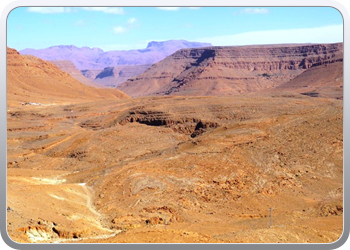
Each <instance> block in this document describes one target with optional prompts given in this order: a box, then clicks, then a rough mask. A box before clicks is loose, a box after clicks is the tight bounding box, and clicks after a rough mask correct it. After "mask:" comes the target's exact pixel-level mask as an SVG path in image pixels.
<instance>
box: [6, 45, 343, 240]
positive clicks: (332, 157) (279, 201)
mask: <svg viewBox="0 0 350 250" xmlns="http://www.w3.org/2000/svg"><path fill="white" fill-rule="evenodd" d="M298 48H299V49H298V51H301V52H300V53H299V52H298V53H294V54H297V55H298V56H297V57H296V58H294V59H293V60H292V59H291V54H293V53H291V52H290V51H294V52H295V51H297V50H295V48H291V46H286V47H277V48H275V49H273V50H271V49H269V53H270V57H268V58H265V57H264V56H262V55H264V54H266V48H264V47H262V48H240V49H239V50H238V52H237V51H235V53H241V52H242V51H243V52H244V51H245V50H249V49H253V50H255V52H259V53H260V54H256V53H255V52H254V53H250V54H249V53H248V54H247V53H242V55H241V57H242V56H243V55H248V56H247V57H246V58H245V59H244V60H243V59H242V60H243V61H245V63H243V62H242V60H241V58H239V60H236V61H234V60H231V62H230V63H228V62H225V60H226V61H227V58H228V57H227V56H226V55H227V54H220V53H222V52H224V53H227V51H229V52H230V53H233V52H232V50H231V49H227V48H219V49H218V51H216V49H214V52H213V51H211V52H210V53H214V54H215V57H213V54H210V53H209V54H208V52H205V49H203V48H200V49H184V50H180V51H178V52H176V53H175V54H173V55H172V56H170V57H167V58H166V59H164V60H163V61H161V62H159V63H157V64H154V65H153V66H152V67H151V68H149V69H148V70H146V71H145V72H144V73H142V74H141V75H139V76H137V77H136V78H132V79H129V80H128V81H127V82H126V83H124V84H122V85H121V86H122V87H121V88H119V90H121V91H125V92H126V93H127V94H129V95H132V96H138V97H135V98H130V97H129V96H128V95H127V94H124V93H122V92H121V91H119V90H117V89H104V88H94V87H92V86H87V85H84V84H81V83H80V82H78V81H77V80H76V79H74V78H73V77H71V76H70V75H69V74H68V73H65V72H62V71H61V70H60V69H59V68H58V67H56V66H55V65H54V64H51V63H48V62H45V61H43V60H40V59H35V58H34V57H32V56H21V55H19V54H18V53H17V52H16V51H15V50H11V49H8V72H7V74H8V83H7V84H8V93H7V99H8V100H7V104H8V105H7V229H8V234H9V236H10V237H11V239H13V240H14V241H16V242H21V243H26V242H31V243H48V242H50V243H53V242H56V243H92V242H93V243H331V242H334V241H336V240H338V239H339V237H340V236H341V235H342V232H343V101H342V97H343V96H342V87H343V72H342V44H334V45H327V46H321V45H319V46H315V47H313V48H312V49H310V50H308V49H309V48H308V49H305V46H304V45H302V46H299V47H298ZM223 49H224V51H222V50H223ZM209 50H213V49H209ZM283 51H287V52H283ZM305 51H306V52H305ZM307 51H308V52H307ZM204 52H205V53H204ZM245 52H246V51H245ZM272 52H273V53H272ZM203 53H204V54H205V55H207V56H208V57H206V56H205V57H204V56H203ZM271 53H272V54H271ZM278 53H279V54H278ZM283 53H287V56H286V54H283ZM288 53H289V54H288ZM254 54H255V55H257V56H259V57H258V58H253V57H252V55H254ZM304 54H305V55H304ZM179 55H181V56H182V57H180V56H179ZM193 55H195V56H193ZM220 55H221V56H220ZM283 55H284V57H283ZM247 58H248V59H247ZM264 58H265V59H264ZM276 58H278V60H280V61H282V62H283V63H282V62H281V64H278V63H276V60H277V59H276ZM281 58H282V59H281ZM283 58H284V59H285V60H284V59H283ZM303 58H304V59H305V60H303ZM173 60H181V63H173ZM220 60H221V61H220ZM247 60H249V62H247ZM264 60H265V63H264V64H262V63H261V62H262V61H264ZM178 62H180V61H178ZM33 64H34V65H33ZM174 65H176V67H175V66H174ZM235 65H238V66H235ZM242 65H243V66H242ZM257 65H260V66H261V67H260V68H258V67H257ZM272 65H277V66H276V68H273V67H272ZM279 65H281V66H283V67H282V68H279ZM290 65H294V66H293V67H289V66H290ZM251 66H253V67H252V68H250V67H251ZM270 66H271V67H270ZM248 67H249V68H248ZM254 67H255V69H254ZM270 70H271V72H270ZM162 72H163V73H164V72H165V73H164V74H163V73H162ZM218 72H223V73H220V74H221V75H224V76H225V77H227V78H228V79H226V80H228V81H227V82H225V78H220V80H219V81H218V80H217V79H218V76H220V74H219V73H218ZM175 74H176V75H175ZM264 74H265V75H264ZM214 76H215V77H216V78H214ZM230 77H231V78H230ZM175 78H176V79H177V80H174V79H175ZM245 78H246V79H245ZM27 79H29V80H27ZM237 79H238V80H237ZM216 81H217V82H216ZM50 83H52V84H54V85H55V86H51V87H47V89H45V88H44V87H42V86H47V85H46V84H50ZM142 83H143V85H142ZM146 83H147V84H148V85H147V86H146ZM205 83H207V84H208V85H207V86H209V87H208V88H207V89H206V90H205V91H204V90H203V91H199V87H198V86H204V85H205ZM62 84H65V85H63V86H62ZM176 84H178V85H176ZM237 86H238V87H237ZM249 86H251V87H249ZM78 87H79V88H81V90H80V91H76V92H74V91H75V90H76V89H77V88H78ZM52 89H55V91H52ZM202 89H203V88H202ZM225 89H226V91H225ZM24 91H25V92H24ZM141 91H144V92H142V93H144V95H145V96H142V95H143V94H141ZM190 93H192V95H191V94H190ZM305 93H307V94H305ZM310 93H311V94H310ZM312 93H317V94H312ZM32 102H35V104H36V105H34V104H33V103H32ZM38 103H39V104H38Z"/></svg>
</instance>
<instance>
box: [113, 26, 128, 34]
mask: <svg viewBox="0 0 350 250" xmlns="http://www.w3.org/2000/svg"><path fill="white" fill-rule="evenodd" d="M127 31H128V29H127V28H125V27H122V26H118V27H113V32H114V34H117V35H119V34H123V33H125V32H127Z"/></svg>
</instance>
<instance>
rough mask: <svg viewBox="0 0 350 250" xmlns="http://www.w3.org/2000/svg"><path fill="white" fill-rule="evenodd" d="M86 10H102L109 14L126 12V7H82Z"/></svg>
mask: <svg viewBox="0 0 350 250" xmlns="http://www.w3.org/2000/svg"><path fill="white" fill-rule="evenodd" d="M82 9H83V10H86V11H101V12H104V13H107V14H116V15H121V14H124V9H123V8H121V7H82Z"/></svg>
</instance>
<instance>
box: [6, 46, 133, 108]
mask: <svg viewBox="0 0 350 250" xmlns="http://www.w3.org/2000/svg"><path fill="white" fill-rule="evenodd" d="M124 98H129V97H128V96H127V95H126V94H124V93H122V92H120V91H119V90H117V89H114V90H113V89H111V90H106V89H102V88H93V87H89V86H86V85H85V84H83V83H81V82H79V81H78V80H76V79H74V78H73V77H72V76H70V75H69V74H68V73H66V72H63V71H62V70H60V69H59V68H58V67H57V66H55V65H54V64H52V63H49V62H46V61H43V60H41V59H39V58H36V57H34V56H22V55H20V54H19V53H18V52H17V51H16V50H14V49H10V48H7V105H8V106H12V105H20V103H29V102H31V103H36V104H37V103H42V104H52V103H71V102H82V101H92V100H103V99H115V100H118V99H124Z"/></svg>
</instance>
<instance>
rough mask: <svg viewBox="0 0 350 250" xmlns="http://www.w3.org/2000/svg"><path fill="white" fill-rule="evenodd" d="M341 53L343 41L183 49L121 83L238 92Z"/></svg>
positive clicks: (137, 91) (156, 89)
mask: <svg viewBox="0 0 350 250" xmlns="http://www.w3.org/2000/svg"><path fill="white" fill-rule="evenodd" d="M342 58H343V44H342V43H337V44H307V45H304V44H303V45H265V46H239V47H238V46H237V47H207V48H197V49H182V50H179V51H177V52H176V53H174V54H172V55H171V56H169V57H167V58H165V59H164V60H162V61H160V62H159V63H157V64H154V65H153V66H152V67H151V68H149V69H148V70H147V71H145V72H144V73H143V74H141V75H139V76H137V77H135V78H132V79H129V80H128V81H127V82H125V83H123V84H122V85H120V86H119V87H118V88H119V89H120V90H122V91H124V92H125V93H127V94H129V95H132V96H143V95H237V94H244V93H249V92H256V91H260V90H263V89H267V88H271V87H276V86H278V85H280V84H283V83H286V82H288V81H289V80H291V79H293V78H295V77H296V76H298V75H299V74H301V73H302V72H303V71H305V70H306V69H308V68H311V67H313V66H315V65H319V64H324V63H326V62H328V63H333V62H338V61H342Z"/></svg>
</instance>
